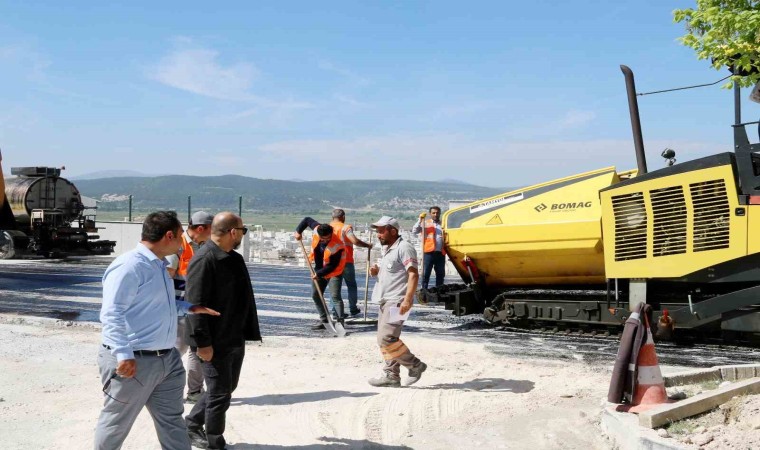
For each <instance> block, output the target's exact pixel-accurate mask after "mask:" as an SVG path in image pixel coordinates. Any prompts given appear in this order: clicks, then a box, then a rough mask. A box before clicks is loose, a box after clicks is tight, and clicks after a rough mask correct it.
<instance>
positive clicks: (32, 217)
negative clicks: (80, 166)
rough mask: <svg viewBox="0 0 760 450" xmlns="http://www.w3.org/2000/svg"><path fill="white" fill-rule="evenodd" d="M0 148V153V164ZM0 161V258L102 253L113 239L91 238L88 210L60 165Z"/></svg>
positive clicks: (92, 230)
mask: <svg viewBox="0 0 760 450" xmlns="http://www.w3.org/2000/svg"><path fill="white" fill-rule="evenodd" d="M1 164H2V154H0V165H1ZM11 175H14V177H11V178H8V179H5V177H4V175H2V167H0V259H9V258H13V257H17V256H23V255H29V254H31V255H38V256H45V257H65V256H69V255H108V254H110V253H112V252H113V248H114V245H115V244H116V243H115V242H114V241H106V240H97V239H98V236H97V235H95V234H94V233H96V232H97V228H96V226H95V217H94V215H88V214H86V210H87V209H88V208H86V207H85V205H84V203H83V202H82V196H81V194H80V193H79V190H78V189H77V188H76V186H75V185H74V184H73V183H72V182H71V181H69V180H67V179H65V178H62V177H61V176H60V175H61V169H59V168H52V167H14V168H12V169H11Z"/></svg>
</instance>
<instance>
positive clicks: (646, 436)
mask: <svg viewBox="0 0 760 450" xmlns="http://www.w3.org/2000/svg"><path fill="white" fill-rule="evenodd" d="M757 376H760V364H746V365H729V366H715V367H711V368H709V369H695V370H689V371H684V372H679V373H674V374H671V375H668V376H665V377H663V379H664V381H665V386H666V387H673V386H680V385H684V384H696V383H702V382H705V381H718V382H720V381H732V382H733V381H738V380H744V379H748V378H753V377H757ZM603 404H604V405H605V406H604V408H603V410H602V413H601V428H602V432H603V433H604V434H606V435H607V436H608V437H609V438H610V439H611V440H612V441H613V442H615V444H617V445H618V446H620V448H621V449H623V450H639V449H644V450H650V449H651V450H683V449H687V448H693V447H691V446H690V447H685V446H681V445H679V444H677V443H674V442H672V441H670V440H666V439H664V438H661V437H660V436H659V435H658V434H657V432H656V431H655V430H653V429H649V428H645V427H642V426H640V425H639V416H638V415H636V414H630V413H624V412H618V411H615V408H616V406H617V405H615V404H612V403H607V402H606V401H604V403H603Z"/></svg>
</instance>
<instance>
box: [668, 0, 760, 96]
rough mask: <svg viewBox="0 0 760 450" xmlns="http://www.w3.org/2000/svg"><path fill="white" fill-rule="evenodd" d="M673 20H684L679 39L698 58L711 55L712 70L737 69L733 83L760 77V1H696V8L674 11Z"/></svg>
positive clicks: (743, 83) (742, 83) (748, 83)
mask: <svg viewBox="0 0 760 450" xmlns="http://www.w3.org/2000/svg"><path fill="white" fill-rule="evenodd" d="M673 21H674V22H676V23H680V22H685V24H686V34H685V35H684V36H681V37H680V38H679V41H681V43H682V44H683V45H685V46H687V47H691V48H692V49H694V50H695V51H696V52H697V58H699V59H708V58H710V60H711V61H712V66H713V67H714V68H715V69H720V68H721V67H735V68H736V69H735V70H734V71H733V72H734V76H733V77H731V80H732V82H738V83H739V85H740V86H742V87H748V86H752V85H754V84H755V83H756V82H757V81H758V80H760V0H697V7H696V9H691V8H686V9H676V10H675V11H673ZM732 82H729V83H728V84H727V85H726V86H725V87H731V86H732V85H733V83H732Z"/></svg>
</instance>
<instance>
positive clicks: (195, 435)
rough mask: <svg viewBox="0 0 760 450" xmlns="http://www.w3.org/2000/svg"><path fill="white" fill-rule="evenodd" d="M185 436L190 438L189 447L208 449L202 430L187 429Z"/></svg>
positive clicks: (204, 433)
mask: <svg viewBox="0 0 760 450" xmlns="http://www.w3.org/2000/svg"><path fill="white" fill-rule="evenodd" d="M187 435H188V436H189V437H190V445H192V446H193V447H196V448H208V438H207V437H206V432H205V431H203V428H188V429H187Z"/></svg>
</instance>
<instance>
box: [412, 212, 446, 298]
mask: <svg viewBox="0 0 760 450" xmlns="http://www.w3.org/2000/svg"><path fill="white" fill-rule="evenodd" d="M428 211H429V212H430V218H429V219H425V213H422V214H420V220H419V222H417V223H416V224H415V225H414V227H413V228H412V234H418V233H419V232H420V231H422V229H423V228H424V232H423V234H422V239H424V241H423V249H424V253H425V254H424V255H423V260H422V262H423V265H424V266H425V267H424V273H423V274H422V289H425V290H427V288H428V283H429V282H430V273H431V272H432V270H433V269H435V286H436V287H438V286H441V285H443V279H444V278H445V277H446V253H445V251H444V248H443V226H442V225H441V208H440V207H439V206H431V207H430V209H429V210H428Z"/></svg>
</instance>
